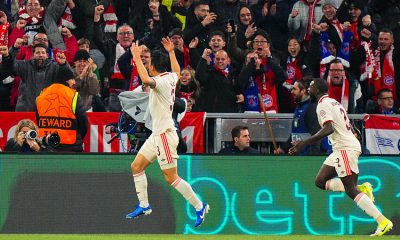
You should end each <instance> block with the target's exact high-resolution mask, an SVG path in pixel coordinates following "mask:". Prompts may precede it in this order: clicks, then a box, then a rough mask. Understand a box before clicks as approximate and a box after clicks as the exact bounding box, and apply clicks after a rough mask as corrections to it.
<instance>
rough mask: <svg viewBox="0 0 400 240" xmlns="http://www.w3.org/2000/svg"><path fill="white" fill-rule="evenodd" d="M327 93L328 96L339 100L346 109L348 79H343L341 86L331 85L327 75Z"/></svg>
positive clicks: (347, 108) (347, 103)
mask: <svg viewBox="0 0 400 240" xmlns="http://www.w3.org/2000/svg"><path fill="white" fill-rule="evenodd" d="M327 82H328V95H329V97H331V98H333V99H335V100H336V101H338V102H340V103H341V104H342V106H343V107H344V109H346V111H348V110H349V80H347V78H345V79H343V84H342V86H337V85H333V84H332V81H331V78H330V77H329V76H328V79H327Z"/></svg>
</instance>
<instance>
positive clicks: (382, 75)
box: [369, 45, 397, 101]
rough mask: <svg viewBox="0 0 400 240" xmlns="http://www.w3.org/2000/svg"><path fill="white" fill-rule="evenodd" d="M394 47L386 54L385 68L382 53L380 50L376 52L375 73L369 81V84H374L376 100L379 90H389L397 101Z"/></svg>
mask: <svg viewBox="0 0 400 240" xmlns="http://www.w3.org/2000/svg"><path fill="white" fill-rule="evenodd" d="M393 49H394V47H393V45H392V46H391V47H390V49H389V51H388V52H387V53H386V54H385V58H384V60H383V66H381V61H380V55H381V51H380V49H379V48H378V49H377V50H376V51H375V66H374V70H375V72H374V73H373V74H372V76H371V78H370V79H369V84H373V86H374V94H375V96H374V98H376V97H377V95H378V92H379V90H381V89H382V88H389V89H391V90H392V92H393V98H394V100H395V101H396V100H397V95H396V81H395V79H396V78H395V74H394V66H393Z"/></svg>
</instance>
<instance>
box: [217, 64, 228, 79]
mask: <svg viewBox="0 0 400 240" xmlns="http://www.w3.org/2000/svg"><path fill="white" fill-rule="evenodd" d="M214 69H215V71H217V72H219V73H221V74H222V75H224V76H225V77H228V74H229V68H228V67H226V68H225V69H219V68H217V66H215V65H214Z"/></svg>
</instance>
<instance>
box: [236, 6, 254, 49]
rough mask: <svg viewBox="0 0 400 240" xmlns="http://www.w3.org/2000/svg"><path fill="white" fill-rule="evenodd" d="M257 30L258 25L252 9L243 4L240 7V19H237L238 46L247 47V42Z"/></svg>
mask: <svg viewBox="0 0 400 240" xmlns="http://www.w3.org/2000/svg"><path fill="white" fill-rule="evenodd" d="M256 31H257V25H256V23H255V20H254V16H253V13H252V11H251V10H250V8H249V7H247V6H242V7H241V8H240V9H239V21H237V34H236V37H237V39H236V41H237V46H238V47H240V48H241V49H247V42H249V41H251V39H252V38H253V35H254V33H255V32H256Z"/></svg>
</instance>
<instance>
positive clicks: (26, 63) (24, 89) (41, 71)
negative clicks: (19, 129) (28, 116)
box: [3, 47, 70, 112]
mask: <svg viewBox="0 0 400 240" xmlns="http://www.w3.org/2000/svg"><path fill="white" fill-rule="evenodd" d="M16 51H17V50H16V49H14V48H13V47H12V48H11V50H10V55H9V56H8V57H7V58H4V59H3V64H6V65H7V66H10V67H9V68H8V69H7V70H6V71H7V75H11V74H17V75H19V76H20V77H21V82H20V85H19V88H18V92H19V96H18V100H17V105H16V107H15V111H16V112H34V111H35V110H36V97H37V96H39V94H40V93H41V91H42V90H43V89H44V88H46V87H48V86H50V85H51V84H52V83H53V81H54V79H55V78H56V77H57V73H58V69H59V68H60V67H67V68H70V66H69V65H68V63H66V64H65V65H58V64H55V63H53V62H52V61H51V60H50V59H46V61H45V63H44V64H43V66H41V67H39V66H38V64H37V62H36V60H35V59H31V60H14V59H15V54H16Z"/></svg>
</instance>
